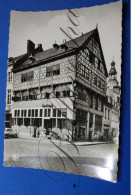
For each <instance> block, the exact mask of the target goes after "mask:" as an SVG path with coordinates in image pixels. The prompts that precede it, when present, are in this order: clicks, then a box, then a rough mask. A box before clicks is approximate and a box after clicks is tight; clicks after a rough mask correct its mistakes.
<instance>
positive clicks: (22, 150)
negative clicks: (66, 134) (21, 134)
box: [4, 137, 118, 182]
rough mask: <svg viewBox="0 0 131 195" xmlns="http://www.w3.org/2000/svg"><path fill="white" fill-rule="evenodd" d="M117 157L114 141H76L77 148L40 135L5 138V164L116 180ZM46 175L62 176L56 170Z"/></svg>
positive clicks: (58, 178) (57, 178)
mask: <svg viewBox="0 0 131 195" xmlns="http://www.w3.org/2000/svg"><path fill="white" fill-rule="evenodd" d="M117 159H118V145H117V144H113V143H108V144H107V143H95V145H94V144H93V145H91V144H90V143H89V144H88V143H86V144H84V145H83V144H80V143H79V144H78V143H77V147H76V146H75V145H72V144H70V143H69V142H65V141H62V142H60V141H59V140H48V139H43V138H41V139H39V138H36V139H35V138H31V137H28V138H12V139H5V146H4V165H5V166H17V167H29V168H39V169H43V170H53V171H58V172H66V173H74V174H78V175H79V174H80V175H87V176H90V177H96V178H101V179H104V180H107V181H112V182H115V181H116V178H117ZM45 173H46V174H47V172H45ZM48 174H49V175H48V176H49V177H53V179H54V180H60V179H61V177H62V176H61V174H58V173H56V174H55V176H54V175H53V176H52V172H48ZM63 176H64V173H63Z"/></svg>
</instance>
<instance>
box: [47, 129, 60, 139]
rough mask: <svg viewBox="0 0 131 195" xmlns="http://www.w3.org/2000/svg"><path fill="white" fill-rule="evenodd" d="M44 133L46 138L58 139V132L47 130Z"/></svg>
mask: <svg viewBox="0 0 131 195" xmlns="http://www.w3.org/2000/svg"><path fill="white" fill-rule="evenodd" d="M45 134H46V137H47V138H48V139H60V138H59V136H58V134H57V133H55V132H53V131H47V132H46V133H45Z"/></svg>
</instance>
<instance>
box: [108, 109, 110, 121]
mask: <svg viewBox="0 0 131 195" xmlns="http://www.w3.org/2000/svg"><path fill="white" fill-rule="evenodd" d="M108 120H110V110H108Z"/></svg>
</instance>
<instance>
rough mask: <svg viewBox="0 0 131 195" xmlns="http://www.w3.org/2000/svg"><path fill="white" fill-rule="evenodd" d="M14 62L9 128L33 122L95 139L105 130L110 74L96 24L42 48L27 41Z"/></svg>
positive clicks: (25, 128) (79, 137)
mask: <svg viewBox="0 0 131 195" xmlns="http://www.w3.org/2000/svg"><path fill="white" fill-rule="evenodd" d="M11 62H12V64H13V77H14V79H13V98H12V100H13V103H12V118H13V121H14V122H13V126H12V128H17V129H19V131H20V132H26V133H28V132H29V126H34V125H35V126H37V127H39V128H40V127H41V129H42V128H45V129H48V128H49V129H51V130H52V131H57V132H58V131H62V132H65V133H66V134H67V133H69V134H70V135H71V137H72V139H75V140H87V139H92V140H93V139H95V138H96V135H97V133H98V132H100V133H101V134H102V133H103V117H104V110H103V107H104V102H105V99H106V88H107V83H106V79H107V76H108V73H107V69H106V64H105V60H104V55H103V51H102V47H101V43H100V38H99V33H98V29H97V28H96V29H94V30H92V31H90V32H88V33H86V34H82V35H81V36H80V37H77V38H76V39H73V40H70V41H66V40H64V42H63V43H62V44H61V45H58V44H57V43H56V42H55V43H54V44H53V47H52V48H51V49H48V50H45V51H44V50H43V48H42V45H41V44H39V45H38V47H35V44H34V43H33V42H32V41H30V40H28V41H27V52H26V53H25V54H23V55H21V56H18V58H11Z"/></svg>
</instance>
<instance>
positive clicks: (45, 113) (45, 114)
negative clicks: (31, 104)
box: [44, 109, 47, 117]
mask: <svg viewBox="0 0 131 195" xmlns="http://www.w3.org/2000/svg"><path fill="white" fill-rule="evenodd" d="M44 116H45V117H47V109H45V112H44Z"/></svg>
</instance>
